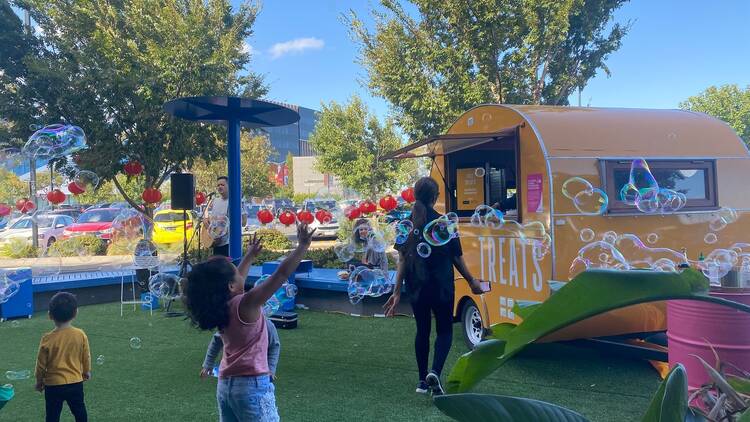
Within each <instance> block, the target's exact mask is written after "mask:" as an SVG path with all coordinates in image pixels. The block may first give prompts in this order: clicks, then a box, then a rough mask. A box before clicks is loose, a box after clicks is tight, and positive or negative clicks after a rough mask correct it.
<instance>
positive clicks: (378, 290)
mask: <svg viewBox="0 0 750 422" xmlns="http://www.w3.org/2000/svg"><path fill="white" fill-rule="evenodd" d="M393 285H394V283H393V281H391V280H390V279H389V278H388V274H386V272H385V271H383V270H381V269H379V268H375V269H372V268H368V267H365V266H360V267H357V268H355V269H354V270H353V271H352V272H351V274H350V275H349V285H348V286H347V289H346V290H347V293H348V294H349V302H351V303H352V305H356V304H357V303H359V302H360V301H361V300H362V298H364V297H365V296H370V297H378V296H382V295H384V294H387V293H390V292H391V291H392V290H393Z"/></svg>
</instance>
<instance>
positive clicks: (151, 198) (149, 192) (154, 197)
mask: <svg viewBox="0 0 750 422" xmlns="http://www.w3.org/2000/svg"><path fill="white" fill-rule="evenodd" d="M141 198H143V202H145V203H147V204H155V203H157V202H159V201H161V192H159V189H156V188H148V189H146V190H144V191H143V194H142V195H141Z"/></svg>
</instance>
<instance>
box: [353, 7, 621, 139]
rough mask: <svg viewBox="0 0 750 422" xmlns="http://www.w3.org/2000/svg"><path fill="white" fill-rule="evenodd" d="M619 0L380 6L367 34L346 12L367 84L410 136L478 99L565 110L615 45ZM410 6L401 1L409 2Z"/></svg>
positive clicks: (430, 129) (443, 123) (427, 131)
mask: <svg viewBox="0 0 750 422" xmlns="http://www.w3.org/2000/svg"><path fill="white" fill-rule="evenodd" d="M626 1H627V0H537V1H513V0H473V1H470V2H466V1H463V0H412V1H411V2H410V3H412V4H409V6H414V7H415V9H416V11H417V14H418V16H416V17H415V16H412V14H410V13H409V12H408V11H407V7H406V6H405V4H404V3H405V2H403V1H400V0H381V1H380V3H381V5H382V8H381V9H380V10H374V11H373V12H372V15H373V18H374V20H375V28H374V31H371V30H370V29H369V28H368V27H367V25H366V24H365V23H364V21H363V20H362V19H360V18H359V17H358V16H357V15H356V14H355V13H354V12H351V13H350V15H349V16H348V18H347V20H348V23H349V25H350V28H351V32H352V36H353V38H354V39H355V40H356V42H357V43H358V44H359V47H360V62H361V63H362V65H363V66H364V67H365V69H366V70H367V73H368V76H369V80H368V81H367V85H368V87H369V88H370V90H371V91H372V93H373V94H374V95H376V96H379V97H382V98H384V99H385V100H387V101H388V102H390V103H391V105H392V106H393V108H394V109H395V111H396V112H397V114H396V116H397V123H398V125H399V126H400V127H401V128H402V129H403V130H404V131H405V132H406V133H407V134H408V135H409V136H412V137H417V138H422V137H425V136H430V135H436V134H439V133H441V132H443V131H444V130H445V129H446V128H447V127H448V126H449V125H450V124H451V123H453V121H454V120H455V119H456V118H457V117H458V116H459V115H460V114H461V113H463V112H464V111H466V110H468V109H469V108H471V107H474V106H476V105H477V104H482V103H507V104H552V105H567V104H568V97H569V96H570V95H571V93H573V92H574V91H575V90H576V89H580V88H583V87H584V86H585V85H586V83H587V82H588V81H589V80H590V79H591V78H592V77H594V75H595V74H596V72H597V71H598V70H600V69H601V70H603V71H604V72H605V73H607V74H609V69H608V68H607V66H606V64H605V60H606V59H607V57H608V56H609V54H611V53H612V52H613V51H616V50H617V49H618V48H620V45H621V42H622V38H623V37H624V36H625V34H626V33H627V31H628V28H629V23H626V24H620V23H613V13H614V11H615V10H617V9H618V8H619V7H620V6H621V5H622V4H623V3H625V2H626ZM407 4H408V3H407Z"/></svg>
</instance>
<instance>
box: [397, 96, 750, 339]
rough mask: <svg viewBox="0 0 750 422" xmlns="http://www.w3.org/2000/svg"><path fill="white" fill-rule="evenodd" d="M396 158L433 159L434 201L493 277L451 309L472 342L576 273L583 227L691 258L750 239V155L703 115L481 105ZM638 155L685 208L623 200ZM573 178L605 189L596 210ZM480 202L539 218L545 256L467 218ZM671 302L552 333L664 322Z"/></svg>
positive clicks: (655, 327) (648, 327) (460, 290)
mask: <svg viewBox="0 0 750 422" xmlns="http://www.w3.org/2000/svg"><path fill="white" fill-rule="evenodd" d="M389 156H390V157H391V158H395V159H408V158H415V157H429V158H430V159H431V160H432V168H431V176H432V177H433V178H434V179H435V180H437V181H438V183H439V184H440V186H441V196H440V198H439V199H438V203H437V205H436V208H437V209H438V211H440V212H443V213H448V212H455V213H457V214H458V216H459V227H460V229H459V233H460V236H461V242H462V246H463V250H464V257H465V259H466V261H467V263H468V264H469V265H470V267H471V269H472V271H473V273H474V274H475V275H478V276H481V278H483V279H485V280H488V281H490V283H491V285H492V291H491V292H490V293H488V294H485V295H484V297H479V296H476V295H472V294H471V293H470V291H469V290H468V289H467V287H466V283H462V282H461V283H456V303H455V315H456V318H458V319H460V320H461V321H462V324H463V327H464V333H465V337H466V340H467V344H469V345H471V344H476V343H477V342H479V341H480V339H481V335H482V332H483V330H484V329H486V328H487V327H489V326H490V325H492V324H495V323H499V322H513V323H518V322H520V318H519V317H518V316H517V315H515V314H514V313H513V305H514V303H516V302H518V301H543V300H544V299H545V298H547V297H548V296H549V294H550V289H549V283H548V281H550V280H553V281H567V280H569V278H570V274H571V264H573V263H574V260H575V259H576V257H577V256H578V253H579V249H580V248H581V247H582V246H584V245H585V244H586V242H585V241H582V237H583V236H582V231H584V232H585V234H586V235H587V236H593V237H594V239H601V238H602V236H604V234H605V233H606V232H615V233H617V234H618V235H622V234H635V235H637V236H638V237H639V238H640V239H642V240H643V242H644V243H645V242H646V239H647V238H648V244H649V246H653V247H658V248H670V249H672V250H675V251H681V253H684V255H685V256H687V257H688V259H690V260H697V259H699V256H701V255H708V254H709V253H710V252H711V251H712V250H714V249H716V248H727V247H730V246H731V245H733V244H735V243H737V242H743V241H750V230H748V229H749V228H750V216H749V215H748V213H747V212H748V210H750V188H749V187H748V176H749V175H750V155H749V154H748V150H747V148H746V147H745V144H744V143H743V142H742V140H741V139H740V138H739V137H738V136H737V134H736V133H735V132H734V131H733V130H732V129H731V128H730V127H729V126H727V125H726V124H725V123H723V122H721V121H719V120H717V119H714V118H712V117H709V116H707V115H705V114H701V113H694V112H690V111H684V110H645V109H616V108H610V109H608V108H576V107H551V106H510V105H482V106H478V107H476V108H473V109H471V110H469V111H467V112H466V113H464V114H463V115H462V116H461V117H460V118H459V119H458V120H457V121H456V122H455V123H454V124H453V125H452V126H451V127H450V129H449V130H448V131H447V133H446V134H445V135H442V136H438V137H435V138H431V139H427V140H424V141H420V142H417V143H414V144H412V145H409V146H407V147H404V148H402V149H400V150H398V151H394V152H393V153H391V154H390V155H389ZM641 158H642V159H645V160H646V161H647V163H648V165H649V167H650V170H651V173H652V174H653V176H654V178H655V180H656V182H659V184H660V185H663V186H669V187H670V188H671V189H674V190H675V191H677V192H680V193H681V195H682V196H683V198H684V199H685V200H686V201H685V203H684V206H683V207H682V208H680V209H678V210H677V211H675V212H654V213H644V212H642V211H640V210H639V209H637V208H636V207H634V206H632V205H628V204H627V203H625V202H623V201H622V200H620V190H621V188H622V186H623V184H627V183H628V176H629V173H630V168H631V164H632V162H633V161H634V160H637V159H641ZM572 177H580V178H583V179H585V180H587V181H588V182H589V183H590V184H591V185H592V186H593V187H597V188H600V189H601V190H602V191H604V192H606V194H607V198H608V202H607V203H606V204H605V205H606V206H605V207H604V208H603V209H602V210H601V212H600V213H595V215H591V214H592V213H589V212H581V210H579V209H578V208H576V206H575V204H574V202H573V201H572V200H571V198H570V197H569V196H570V195H567V196H566V195H564V194H563V184H564V183H565V182H566V181H567V180H569V179H570V178H572ZM482 204H487V205H493V204H495V205H496V206H497V205H500V206H501V207H502V208H504V211H505V216H504V218H505V220H506V221H511V222H515V223H518V224H519V225H521V226H523V227H530V228H532V229H534V230H538V228H539V225H540V223H541V225H543V226H544V230H545V231H546V234H548V235H549V236H550V242H549V253H546V254H544V255H543V256H540V255H541V254H538V253H535V252H534V251H533V250H532V249H533V247H532V246H531V245H530V244H529V242H524V241H521V239H519V238H517V237H516V236H514V235H512V234H509V233H507V232H503V231H502V230H496V229H493V228H491V227H476V225H472V224H471V216H472V214H473V213H474V209H475V208H476V207H477V206H478V205H482ZM723 207H728V208H731V209H733V210H735V211H736V218H733V219H732V224H731V225H729V226H728V227H726V228H723V230H721V231H720V232H716V233H713V234H712V235H711V234H710V233H711V228H710V227H709V226H711V222H712V221H715V220H716V218H719V217H720V214H721V212H724V211H725V210H723V209H722V208H723ZM584 211H587V210H584ZM515 223H514V224H515ZM714 228H715V227H714ZM707 235H708V236H707ZM711 236H715V241H713V240H714V239H713V238H711ZM585 240H588V239H585ZM665 308H666V307H665V304H664V303H657V304H651V305H639V306H634V307H630V308H626V309H623V310H621V311H618V312H613V313H610V314H605V315H603V316H601V317H597V318H595V319H591V320H588V321H584V322H581V323H579V324H576V325H575V326H573V327H570V328H569V329H567V330H565V332H561V333H558V335H556V336H555V338H556V339H572V338H582V337H597V336H608V335H617V334H625V333H643V332H652V331H660V330H664V329H666V315H665V314H666V312H665Z"/></svg>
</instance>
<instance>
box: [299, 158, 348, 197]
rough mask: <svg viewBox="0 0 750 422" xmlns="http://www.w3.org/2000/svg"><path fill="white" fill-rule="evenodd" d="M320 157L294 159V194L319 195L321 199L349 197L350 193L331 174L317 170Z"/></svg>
mask: <svg viewBox="0 0 750 422" xmlns="http://www.w3.org/2000/svg"><path fill="white" fill-rule="evenodd" d="M316 161H318V157H315V156H310V157H294V160H292V174H293V175H294V177H292V180H293V183H294V186H292V187H293V188H294V193H297V194H300V193H305V194H317V195H319V196H321V197H330V196H348V195H349V194H350V192H347V190H346V189H344V187H343V186H342V185H341V183H339V181H338V180H337V179H336V178H335V177H334V176H333V175H329V174H323V173H321V172H319V171H318V170H317V169H316V168H315V163H316Z"/></svg>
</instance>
